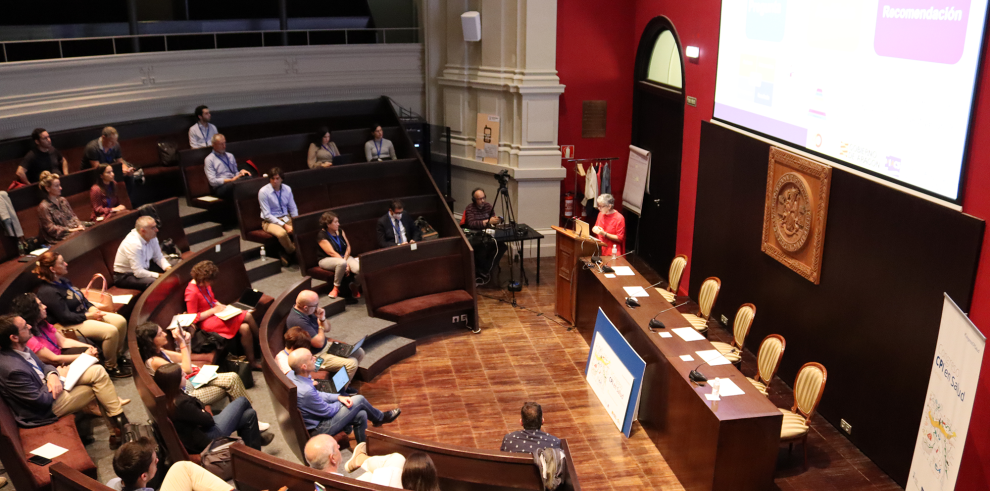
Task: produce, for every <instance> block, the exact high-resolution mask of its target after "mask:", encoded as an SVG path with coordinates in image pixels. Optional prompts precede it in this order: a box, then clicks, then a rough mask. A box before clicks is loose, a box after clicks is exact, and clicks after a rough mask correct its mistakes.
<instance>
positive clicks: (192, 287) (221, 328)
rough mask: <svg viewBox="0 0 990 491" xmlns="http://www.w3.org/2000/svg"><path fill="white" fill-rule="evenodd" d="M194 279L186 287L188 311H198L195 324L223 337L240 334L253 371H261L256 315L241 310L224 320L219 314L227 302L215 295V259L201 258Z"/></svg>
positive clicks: (193, 273)
mask: <svg viewBox="0 0 990 491" xmlns="http://www.w3.org/2000/svg"><path fill="white" fill-rule="evenodd" d="M191 275H192V278H193V279H192V281H190V282H189V285H188V286H186V293H185V300H186V312H188V313H190V314H196V320H195V321H194V323H195V324H196V325H197V327H199V328H200V329H202V330H204V331H206V332H212V333H216V334H218V335H219V336H220V337H222V338H224V339H234V337H235V336H237V335H240V337H241V346H243V347H244V354H245V356H247V359H248V363H250V364H251V368H252V369H254V370H261V364H260V363H258V362H257V361H255V359H254V338H255V337H257V335H258V324H257V323H256V322H255V321H254V317H253V316H251V315H248V313H247V312H241V313H239V314H237V315H235V316H234V317H231V318H230V319H227V320H223V319H221V318H219V317H217V315H216V314H219V313H220V312H223V311H224V309H226V308H227V306H226V305H224V304H222V303H220V302H218V301H217V299H216V297H214V296H213V288H212V286H211V285H212V284H213V281H214V280H216V278H217V276H219V275H220V268H218V267H217V265H215V264H213V261H201V262H200V263H199V264H197V265H195V266H193V268H192V271H191Z"/></svg>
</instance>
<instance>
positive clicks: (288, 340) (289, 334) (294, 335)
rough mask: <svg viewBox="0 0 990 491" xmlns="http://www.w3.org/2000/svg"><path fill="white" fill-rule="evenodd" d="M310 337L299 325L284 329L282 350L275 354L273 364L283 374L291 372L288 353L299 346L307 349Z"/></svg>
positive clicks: (309, 345)
mask: <svg viewBox="0 0 990 491" xmlns="http://www.w3.org/2000/svg"><path fill="white" fill-rule="evenodd" d="M312 339H313V338H312V337H310V335H309V334H308V333H307V332H306V330H305V329H303V328H301V327H299V326H296V327H291V328H289V329H286V330H285V334H284V335H283V336H282V341H283V345H284V346H285V348H282V351H279V352H278V354H277V355H275V364H276V365H278V369H279V370H281V371H282V373H285V374H288V373H289V372H291V371H292V368H290V367H289V353H292V352H293V351H295V350H297V349H300V348H306V349H309V348H310V347H311V346H312V345H311V344H310V343H311V340H312ZM338 370H339V369H338Z"/></svg>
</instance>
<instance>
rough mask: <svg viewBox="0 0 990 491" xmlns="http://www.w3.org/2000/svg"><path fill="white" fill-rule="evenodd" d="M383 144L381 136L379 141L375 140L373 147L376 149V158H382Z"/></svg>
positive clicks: (383, 140)
mask: <svg viewBox="0 0 990 491" xmlns="http://www.w3.org/2000/svg"><path fill="white" fill-rule="evenodd" d="M384 144H385V139H384V138H382V140H381V141H376V142H375V149H376V150H377V151H378V160H381V159H382V146H383V145H384Z"/></svg>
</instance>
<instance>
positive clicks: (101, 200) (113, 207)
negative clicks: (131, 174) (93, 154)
mask: <svg viewBox="0 0 990 491" xmlns="http://www.w3.org/2000/svg"><path fill="white" fill-rule="evenodd" d="M98 169H99V171H98V174H99V176H100V177H99V179H100V182H98V183H96V184H93V187H91V188H89V204H90V205H92V206H93V214H92V215H90V216H89V221H91V222H95V221H97V220H102V219H105V218H109V217H110V215H113V214H114V213H118V212H121V211H124V210H126V209H127V207H125V206H124V205H122V204H120V200H119V199H117V188H116V186H117V183H116V182H114V180H113V178H114V175H113V167H111V166H110V164H100V166H99V167H98Z"/></svg>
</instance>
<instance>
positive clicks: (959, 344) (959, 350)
mask: <svg viewBox="0 0 990 491" xmlns="http://www.w3.org/2000/svg"><path fill="white" fill-rule="evenodd" d="M985 347H986V338H985V337H984V336H983V334H981V333H980V331H979V329H977V328H976V326H974V325H973V323H972V322H971V321H970V320H969V317H967V316H966V313H965V312H963V311H962V310H960V309H959V307H958V306H956V303H955V302H953V301H952V299H951V298H949V296H948V295H945V298H944V300H943V304H942V323H941V326H940V327H939V331H938V343H937V344H936V345H935V359H934V360H932V374H931V378H930V379H929V381H928V394H927V396H926V397H925V407H924V410H922V414H921V427H920V429H919V430H918V440H917V444H916V446H915V449H914V458H913V459H912V460H911V472H910V474H908V483H907V487H906V488H905V490H906V491H951V490H953V489H955V487H956V477H958V475H959V463H960V462H962V453H963V447H964V446H965V444H966V433H967V432H968V430H969V419H970V416H971V415H972V413H973V399H974V398H975V396H976V386H977V383H978V382H979V381H980V367H981V366H982V364H983V349H984V348H985Z"/></svg>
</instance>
